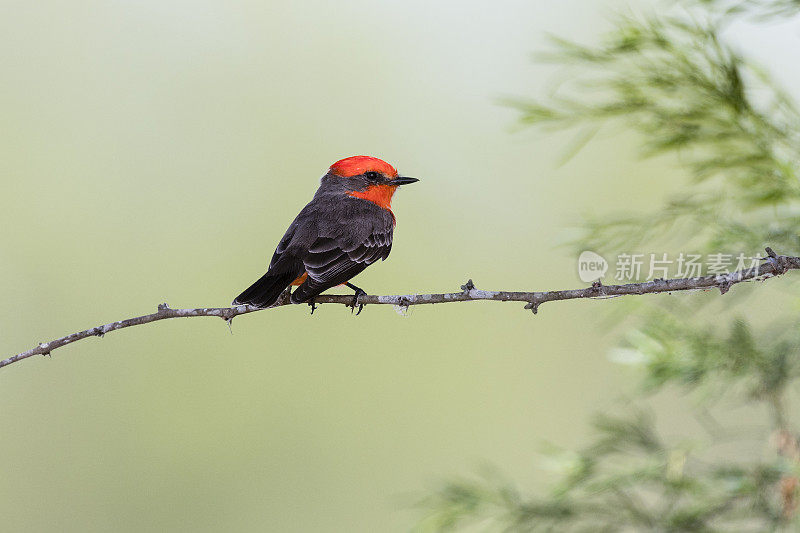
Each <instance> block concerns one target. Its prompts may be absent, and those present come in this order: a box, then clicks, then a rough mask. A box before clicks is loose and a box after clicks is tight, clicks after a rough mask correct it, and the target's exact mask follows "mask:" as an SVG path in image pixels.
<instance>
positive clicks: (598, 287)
mask: <svg viewBox="0 0 800 533" xmlns="http://www.w3.org/2000/svg"><path fill="white" fill-rule="evenodd" d="M591 290H592V293H593V294H600V292H601V291H602V290H603V282H602V281H600V280H599V279H598V280H597V281H593V282H592V286H591ZM534 312H535V311H534Z"/></svg>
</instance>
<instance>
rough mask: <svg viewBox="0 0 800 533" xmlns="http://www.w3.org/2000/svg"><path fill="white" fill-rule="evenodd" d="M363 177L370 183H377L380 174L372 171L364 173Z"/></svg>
mask: <svg viewBox="0 0 800 533" xmlns="http://www.w3.org/2000/svg"><path fill="white" fill-rule="evenodd" d="M364 176H365V177H366V178H367V179H368V180H370V181H378V180H379V179H381V175H380V173H378V172H374V171H369V172H364Z"/></svg>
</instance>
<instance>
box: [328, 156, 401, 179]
mask: <svg viewBox="0 0 800 533" xmlns="http://www.w3.org/2000/svg"><path fill="white" fill-rule="evenodd" d="M330 171H331V173H333V174H336V175H337V176H341V177H343V178H349V177H351V176H358V175H359V174H364V173H365V172H380V173H381V174H383V175H384V176H388V177H390V178H395V177H397V170H396V169H395V168H394V167H393V166H392V165H390V164H389V163H387V162H386V161H384V160H382V159H378V158H377V157H370V156H368V155H355V156H353V157H346V158H344V159H340V160H339V161H337V162H336V163H334V164H332V165H331V168H330Z"/></svg>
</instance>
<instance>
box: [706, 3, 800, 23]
mask: <svg viewBox="0 0 800 533" xmlns="http://www.w3.org/2000/svg"><path fill="white" fill-rule="evenodd" d="M699 1H700V3H701V4H705V5H707V6H709V7H712V8H714V9H720V10H722V11H723V12H724V13H725V14H726V15H729V16H730V15H738V14H741V13H745V14H747V13H753V14H755V16H756V17H757V18H759V19H767V18H772V17H779V16H791V15H794V14H796V13H798V12H800V0H699Z"/></svg>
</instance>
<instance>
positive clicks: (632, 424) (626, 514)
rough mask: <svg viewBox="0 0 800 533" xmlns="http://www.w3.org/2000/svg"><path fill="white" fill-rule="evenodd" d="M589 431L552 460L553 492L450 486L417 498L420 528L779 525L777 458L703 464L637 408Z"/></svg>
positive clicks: (481, 483) (780, 467)
mask: <svg viewBox="0 0 800 533" xmlns="http://www.w3.org/2000/svg"><path fill="white" fill-rule="evenodd" d="M595 429H596V431H597V439H596V441H595V442H594V443H593V444H592V445H590V446H589V447H587V448H586V449H585V450H583V451H581V452H580V453H578V454H573V455H570V454H561V456H560V457H556V459H557V460H558V462H559V463H560V466H561V469H562V471H563V474H564V482H563V483H562V484H560V485H559V486H557V487H556V488H555V489H554V490H553V491H552V492H551V494H549V495H547V496H545V497H541V498H525V497H523V496H521V495H520V493H519V492H518V491H517V490H516V489H514V488H513V487H511V486H510V484H508V483H505V482H502V481H500V480H486V479H482V480H473V481H466V480H465V481H459V482H454V483H450V484H448V485H446V486H444V487H442V489H440V490H439V491H438V492H436V493H435V494H433V495H432V496H430V497H429V498H428V499H427V500H426V501H425V502H424V504H425V505H426V507H428V508H429V509H431V513H430V514H429V515H428V517H427V519H426V520H425V521H424V522H423V523H422V524H421V525H420V528H419V529H420V530H421V531H452V530H457V529H461V528H464V527H467V526H476V525H477V526H480V529H479V530H481V531H484V530H492V531H565V532H594V531H608V532H617V531H620V532H621V531H673V532H678V531H686V532H690V531H691V532H697V531H737V532H744V531H768V530H773V529H775V528H776V527H777V526H778V525H780V524H781V523H783V522H784V518H783V515H782V504H781V501H780V499H779V498H778V497H777V496H775V495H774V491H772V487H773V486H774V485H775V483H777V482H778V481H779V480H780V479H781V478H782V476H784V475H786V473H787V472H786V466H785V465H784V464H782V463H781V462H780V461H777V460H775V461H772V462H760V463H754V464H745V465H730V464H727V463H726V462H723V461H709V460H708V459H707V458H703V457H699V456H697V455H696V454H695V453H694V452H693V451H692V450H691V449H689V448H687V447H681V446H668V445H667V444H666V443H664V441H663V440H662V439H661V437H660V436H658V434H657V433H656V430H655V427H654V425H653V418H652V417H651V416H650V415H648V414H646V413H641V412H640V413H635V414H634V415H633V416H631V417H628V418H616V417H609V416H601V417H599V418H598V420H597V421H596V422H595ZM770 495H771V496H770ZM756 510H757V512H754V511H756Z"/></svg>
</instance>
